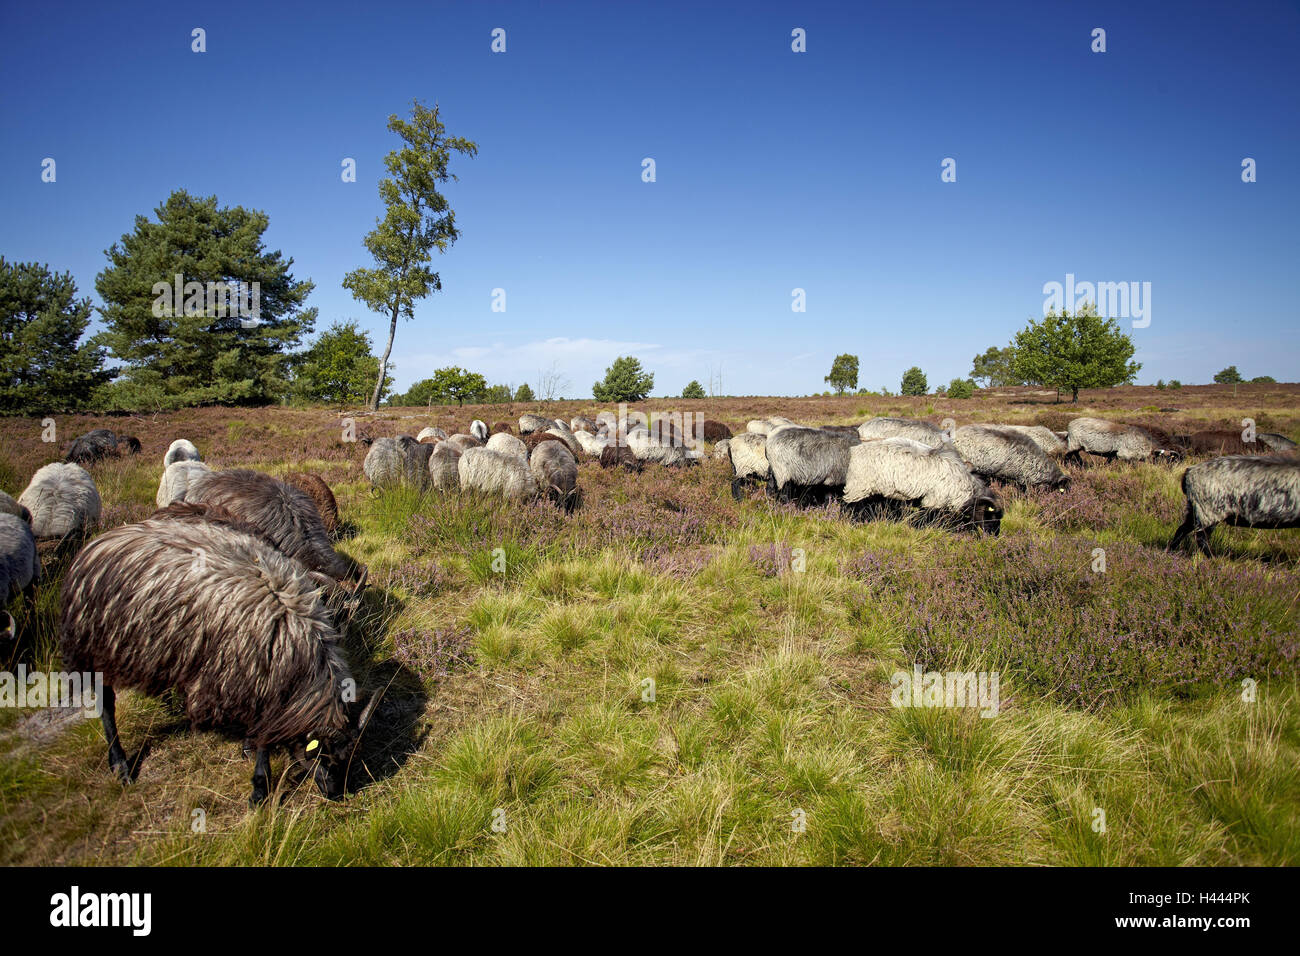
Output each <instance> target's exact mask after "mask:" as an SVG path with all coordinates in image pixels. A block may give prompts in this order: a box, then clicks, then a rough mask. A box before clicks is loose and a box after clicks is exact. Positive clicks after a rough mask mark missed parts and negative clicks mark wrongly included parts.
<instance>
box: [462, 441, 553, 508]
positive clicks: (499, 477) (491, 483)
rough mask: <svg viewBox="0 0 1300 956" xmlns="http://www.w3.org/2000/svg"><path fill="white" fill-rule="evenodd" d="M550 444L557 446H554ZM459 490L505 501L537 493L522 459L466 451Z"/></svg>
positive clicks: (484, 450)
mask: <svg viewBox="0 0 1300 956" xmlns="http://www.w3.org/2000/svg"><path fill="white" fill-rule="evenodd" d="M551 444H554V443H553V442H552V443H551ZM456 470H457V474H458V475H459V478H460V487H461V488H462V489H465V490H469V491H480V492H483V493H484V494H489V495H499V496H501V497H503V498H507V499H513V498H531V497H532V496H533V495H535V494H536V493H537V482H536V481H534V479H533V476H532V473H531V472H530V471H529V470H528V465H527V464H526V463H525V462H524V461H523V459H521V458H518V457H516V456H514V455H506V454H503V453H501V452H498V451H490V450H489V449H487V448H467V449H465V451H464V452H462V453H461V456H460V462H459V464H458V465H457V468H456Z"/></svg>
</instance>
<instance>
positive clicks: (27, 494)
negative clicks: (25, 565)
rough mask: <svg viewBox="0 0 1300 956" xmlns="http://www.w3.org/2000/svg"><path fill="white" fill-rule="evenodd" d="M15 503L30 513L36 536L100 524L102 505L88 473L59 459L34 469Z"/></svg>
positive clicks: (66, 534)
mask: <svg viewBox="0 0 1300 956" xmlns="http://www.w3.org/2000/svg"><path fill="white" fill-rule="evenodd" d="M18 504H20V505H22V506H23V507H24V508H26V509H27V511H28V512H29V513H30V514H31V516H32V533H33V534H34V535H36V537H38V538H68V537H70V536H72V535H77V534H87V533H89V532H90V531H92V530H94V528H95V526H96V525H98V524H99V514H100V510H101V508H102V503H101V502H100V500H99V491H98V490H97V489H96V488H95V480H94V479H93V478H91V477H90V472H88V471H86V469H84V468H82V467H81V466H80V465H72V464H65V463H60V462H53V463H51V464H48V465H46V466H44V467H43V468H40V469H39V470H37V472H36V474H34V475H33V476H32V480H31V484H29V485H28V486H27V489H26V490H25V491H24V492H23V493H22V494H21V495H19V496H18Z"/></svg>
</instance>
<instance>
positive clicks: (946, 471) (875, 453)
mask: <svg viewBox="0 0 1300 956" xmlns="http://www.w3.org/2000/svg"><path fill="white" fill-rule="evenodd" d="M844 501H845V503H846V504H848V505H849V506H850V510H851V511H852V512H853V513H854V514H855V515H857V516H858V517H867V516H872V515H874V514H875V513H878V512H879V511H880V510H881V509H883V510H885V511H887V512H890V513H895V514H896V513H898V511H899V508H900V506H902V505H914V506H916V507H919V508H920V509H921V511H922V514H923V516H924V518H925V520H927V521H929V522H935V523H941V524H946V525H955V526H959V527H974V528H977V529H979V530H982V531H984V532H986V533H988V534H997V533H998V531H999V530H1000V528H1001V523H1002V506H1001V505H1000V504H999V503H998V500H997V498H996V497H995V496H994V495H993V493H992V492H991V491H989V488H988V486H987V485H986V484H984V482H983V481H981V480H980V479H979V478H978V477H976V476H975V475H974V474H972V473H971V470H970V469H969V468H967V467H966V463H965V462H964V461H962V460H961V455H959V454H958V453H957V450H956V449H955V448H953V447H952V445H949V444H944V445H942V446H939V447H932V446H930V445H926V444H924V443H922V442H919V441H914V440H912V439H910V438H885V439H881V440H879V441H866V442H863V443H862V444H861V445H855V446H854V447H853V449H852V450H851V451H850V452H849V469H848V474H847V476H846V479H845V482H844Z"/></svg>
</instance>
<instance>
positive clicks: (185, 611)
mask: <svg viewBox="0 0 1300 956" xmlns="http://www.w3.org/2000/svg"><path fill="white" fill-rule="evenodd" d="M196 556H201V557H202V560H201V561H199V560H197V557H196ZM61 603H62V614H61V620H60V638H59V642H60V648H61V650H62V654H63V664H64V667H65V668H67V669H68V670H71V671H85V672H93V673H97V674H102V675H103V680H104V685H103V693H102V695H101V699H100V703H101V705H102V719H103V722H104V735H105V737H106V738H107V740H108V762H109V766H110V767H111V768H112V770H113V771H114V772H115V773H116V774H117V775H118V776H119V777H120V778H121V779H122V781H123V782H130V780H131V776H132V774H131V767H130V764H129V763H128V761H127V756H126V752H125V751H124V750H123V748H122V742H121V739H120V738H119V736H118V732H117V715H116V692H117V690H119V689H121V688H123V687H130V688H135V689H137V690H139V691H141V692H143V693H145V694H149V695H151V696H158V695H159V694H162V693H163V692H165V691H167V690H168V689H171V688H176V689H178V690H179V691H180V692H181V697H182V699H183V700H184V701H185V707H186V711H187V712H188V715H189V718H190V721H191V722H192V723H193V725H194V726H195V727H196V728H199V729H213V730H221V731H226V732H235V733H237V734H239V735H240V736H242V737H243V738H244V739H245V740H248V741H251V742H252V744H253V746H255V747H256V748H257V761H256V765H255V768H254V771H253V779H252V784H253V791H252V796H251V799H250V801H249V802H250V804H251V805H253V806H256V805H257V804H259V803H261V802H262V801H264V800H265V799H266V797H267V795H268V792H269V789H270V767H269V750H270V749H271V748H273V747H279V746H283V747H286V748H288V749H289V751H290V753H291V754H292V756H293V757H294V759H295V760H296V761H297V762H299V763H300V764H302V765H304V766H306V767H307V768H309V769H310V770H311V771H312V773H313V776H314V778H315V780H316V784H317V785H318V786H319V787H320V790H321V793H322V794H324V795H325V796H326V797H329V798H331V799H333V798H337V797H339V796H341V795H342V793H343V784H344V776H345V775H346V762H347V760H348V758H349V757H350V754H351V751H352V746H353V743H354V741H355V739H356V737H355V734H356V731H358V730H359V729H361V728H364V726H365V719H366V717H367V716H368V712H369V711H370V710H371V708H370V707H369V706H368V707H366V708H365V710H364V711H363V712H362V714H361V715H360V717H359V719H358V720H357V721H355V722H354V721H352V720H351V719H350V714H349V712H348V705H346V704H345V703H344V695H345V691H347V690H348V689H350V688H351V687H353V686H354V685H353V683H352V679H351V675H350V673H349V671H348V667H347V664H346V663H345V662H344V660H343V657H342V654H341V652H340V648H339V644H340V640H339V634H338V632H337V631H336V630H335V628H334V625H333V623H332V620H331V617H330V613H329V610H328V608H327V607H326V605H325V603H324V602H323V601H322V600H321V594H320V590H319V588H318V586H317V583H316V582H315V581H314V580H313V579H312V577H311V575H309V574H308V573H307V572H306V570H305V569H304V568H303V566H302V565H301V564H299V563H298V562H297V561H294V560H293V559H292V558H290V557H288V556H286V555H284V554H282V553H281V552H279V551H277V550H276V549H275V548H273V547H271V546H270V545H268V544H267V543H266V542H264V541H262V540H260V539H258V538H256V537H253V536H251V535H249V534H246V533H243V532H241V531H238V530H235V529H234V528H231V527H225V526H222V525H221V524H219V523H213V522H204V521H192V522H191V521H171V520H166V519H149V520H146V521H142V522H140V523H138V524H130V525H124V526H122V527H119V528H114V529H113V530H111V531H108V532H107V533H105V534H103V535H101V536H100V537H98V538H96V539H95V540H94V541H92V542H91V543H90V544H88V545H87V546H86V547H85V548H83V549H82V550H81V553H80V554H78V555H77V557H76V559H75V560H74V561H73V562H72V565H71V567H70V568H69V569H68V572H67V574H66V575H65V576H64V580H63V588H62V594H61ZM374 700H375V698H372V702H373V701H374ZM312 742H315V743H317V744H318V745H319V746H317V747H315V748H314V752H313V753H312V758H313V759H310V760H309V759H308V756H307V750H306V748H307V746H308V745H309V744H311V743H312Z"/></svg>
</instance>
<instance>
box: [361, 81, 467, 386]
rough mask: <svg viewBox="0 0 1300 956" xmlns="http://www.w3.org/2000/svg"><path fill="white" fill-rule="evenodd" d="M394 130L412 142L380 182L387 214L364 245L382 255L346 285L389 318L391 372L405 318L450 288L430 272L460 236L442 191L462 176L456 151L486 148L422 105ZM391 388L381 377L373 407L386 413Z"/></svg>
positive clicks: (394, 122)
mask: <svg viewBox="0 0 1300 956" xmlns="http://www.w3.org/2000/svg"><path fill="white" fill-rule="evenodd" d="M388 129H389V130H390V131H391V132H394V133H396V134H397V135H398V136H400V137H401V138H402V140H403V142H405V144H406V145H405V146H403V147H402V148H401V149H397V150H394V151H393V152H391V153H389V154H388V155H387V156H386V157H385V158H384V166H385V167H386V168H387V169H388V173H389V175H388V176H387V177H385V178H384V179H381V180H380V181H379V195H380V198H382V199H383V201H384V206H385V207H386V210H387V211H386V213H385V215H384V218H383V219H382V220H379V221H378V222H377V223H376V225H375V228H374V229H372V230H371V231H370V232H369V233H367V234H366V237H365V239H364V240H363V242H364V244H365V247H366V249H367V250H368V251H369V252H370V254H371V256H373V257H374V261H375V266H374V268H372V269H367V268H361V269H354V270H353V271H352V272H349V273H348V274H347V275H346V276H344V277H343V287H344V288H345V289H347V290H348V291H350V292H351V293H352V296H353V298H355V299H357V300H359V301H361V302H364V303H365V304H366V306H367V308H369V309H371V310H372V311H375V312H381V313H384V314H386V315H388V317H389V323H388V344H387V345H386V346H385V347H384V355H383V358H382V360H381V362H382V365H383V367H385V368H386V367H387V366H388V358H389V356H390V355H392V352H393V339H394V338H395V337H396V336H397V319H398V318H399V317H403V318H406V319H412V318H414V317H415V311H414V310H415V300H416V299H423V298H424V297H426V296H427V295H429V294H430V293H431V292H437V291H439V290H440V289H442V280H441V278H440V277H439V275H438V273H436V272H434V271H433V270H432V269H430V268H429V263H431V262H432V261H433V256H432V253H433V250H435V249H436V250H438V252H440V253H442V252H446V251H447V249H448V248H450V247H451V245H452V243H454V242H455V241H456V240H457V239H458V238H460V230H458V229H457V228H456V213H455V211H454V210H453V209H452V208H451V205H450V204H449V203H448V202H447V199H446V197H445V196H443V195H442V194H441V193H440V192H438V187H439V186H440V185H441V184H443V183H446V182H447V181H448V180H449V179H451V180H454V179H456V176H454V175H452V174H451V173H450V172H448V170H447V166H448V164H449V163H450V162H451V154H452V153H453V152H456V153H461V154H463V155H467V156H474V155H475V154H477V153H478V145H477V144H475V143H473V142H471V141H470V140H468V139H464V138H462V137H459V136H448V135H447V132H446V129H445V127H444V126H443V125H442V123H441V121H439V119H438V107H437V105H435V106H434V107H433V109H429V108H428V107H426V106H424V105H422V104H421V103H420V102H419V101H416V102H415V103H414V104H413V105H412V109H411V119H410V121H409V122H408V121H406V120H403V119H401V118H399V117H398V116H397V115H396V114H394V115H392V116H389V117H388ZM382 388H383V382H382V380H380V376H378V375H376V381H375V388H374V392H373V393H372V395H371V399H370V407H371V408H372V409H374V408H378V407H379V394H380V391H381V390H382Z"/></svg>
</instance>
